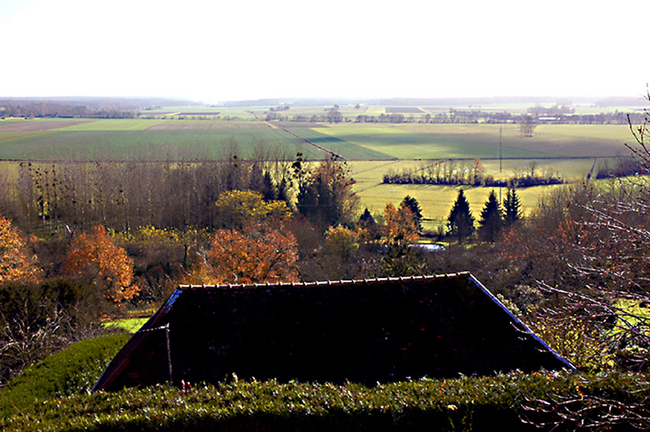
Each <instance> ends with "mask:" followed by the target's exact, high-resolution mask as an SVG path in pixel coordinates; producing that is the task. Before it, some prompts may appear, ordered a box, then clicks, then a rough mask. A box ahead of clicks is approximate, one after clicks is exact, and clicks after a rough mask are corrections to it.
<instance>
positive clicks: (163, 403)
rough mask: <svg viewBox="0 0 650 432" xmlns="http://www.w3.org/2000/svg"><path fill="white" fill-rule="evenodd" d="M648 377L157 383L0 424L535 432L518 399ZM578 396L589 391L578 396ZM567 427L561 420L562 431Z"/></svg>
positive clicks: (603, 388)
mask: <svg viewBox="0 0 650 432" xmlns="http://www.w3.org/2000/svg"><path fill="white" fill-rule="evenodd" d="M647 379H648V377H647V376H646V375H641V374H637V375H632V374H625V375H599V376H596V375H592V376H580V375H564V374H555V375H552V374H540V373H534V374H530V375H524V374H521V373H511V374H508V375H497V376H494V377H481V378H470V377H460V378H458V379H448V380H429V379H422V380H419V381H413V382H400V383H392V384H379V385H377V386H375V387H372V388H368V387H364V386H361V385H358V384H353V383H348V384H347V385H344V386H338V385H333V384H329V383H323V384H315V383H295V382H291V383H286V384H281V383H278V382H276V381H268V382H257V381H253V382H243V381H237V379H236V377H234V379H231V380H230V381H229V382H224V383H221V384H219V385H216V386H212V385H201V386H196V387H195V388H194V389H192V388H189V387H188V388H186V389H185V390H183V389H177V388H174V387H169V386H156V387H152V388H145V389H127V390H123V391H120V392H116V393H104V392H99V393H96V394H92V395H89V394H78V395H74V396H70V397H64V398H57V399H52V398H47V399H45V398H42V399H41V398H39V399H38V400H36V401H35V402H34V403H33V404H29V405H27V404H25V405H23V406H21V407H20V409H18V407H16V409H14V410H13V412H10V411H9V410H8V409H7V408H5V413H4V414H5V416H4V418H3V419H2V420H0V428H3V430H21V429H28V430H35V429H39V430H93V431H104V430H127V431H130V430H133V431H135V430H138V431H139V430H157V431H167V430H169V431H172V430H185V431H189V430H212V429H217V428H218V429H219V430H242V431H243V430H310V431H312V430H423V429H432V428H434V429H435V430H440V431H452V430H454V431H458V430H493V429H492V428H493V427H494V425H495V424H498V425H499V426H500V429H501V430H509V431H513V430H535V428H534V427H533V426H531V425H529V424H526V423H524V422H522V420H521V418H520V417H521V416H522V415H524V416H527V418H528V419H529V420H533V421H537V422H542V421H548V420H553V415H548V414H545V415H543V416H542V415H541V414H540V413H538V412H535V411H529V412H525V411H524V410H523V408H522V405H530V406H533V407H534V406H535V405H536V404H538V402H536V400H542V399H545V398H549V397H551V395H555V396H554V397H567V398H571V397H574V396H575V397H577V398H578V399H579V396H578V395H581V396H582V397H585V396H589V395H597V396H598V397H602V398H613V399H616V400H620V401H623V402H625V401H629V402H630V403H633V402H634V401H637V402H638V401H641V400H642V399H643V397H644V396H647V394H648V381H647ZM585 400H587V398H586V397H585ZM571 426H572V425H562V428H561V429H560V430H567V427H571Z"/></svg>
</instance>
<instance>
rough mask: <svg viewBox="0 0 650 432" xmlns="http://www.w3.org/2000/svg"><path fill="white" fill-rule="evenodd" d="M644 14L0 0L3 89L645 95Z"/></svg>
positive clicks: (431, 4) (207, 94) (565, 7)
mask: <svg viewBox="0 0 650 432" xmlns="http://www.w3.org/2000/svg"><path fill="white" fill-rule="evenodd" d="M649 15H650V5H648V3H647V0H628V1H626V2H622V3H621V2H616V3H614V2H594V1H593V0H589V1H583V0H561V1H557V0H546V1H535V2H532V1H522V0H515V1H510V0H494V1H487V0H480V1H475V0H466V1H452V0H444V1H437V0H427V1H419V0H400V1H395V0H393V1H380V0H379V1H378V0H373V1H366V0H324V1H309V0H298V1H294V0H215V1H198V0H175V1H163V0H155V1H147V0H126V1H122V0H115V1H100V0H56V1H53V0H0V41H2V42H0V96H161V97H180V98H189V99H193V100H198V101H205V102H217V101H223V100H239V99H258V98H266V97H286V98H287V99H290V98H294V97H315V96H323V97H328V96H333V97H351V98H365V97H449V96H568V97H569V96H614V95H616V96H619V95H620V96H638V95H642V94H644V93H645V91H646V83H648V82H650V56H649V53H648V48H647V42H648V36H647V31H648V28H647V17H648V16H649ZM644 44H645V45H644Z"/></svg>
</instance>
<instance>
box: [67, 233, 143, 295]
mask: <svg viewBox="0 0 650 432" xmlns="http://www.w3.org/2000/svg"><path fill="white" fill-rule="evenodd" d="M64 269H65V273H67V274H68V275H71V276H74V277H80V278H85V279H88V280H90V281H91V283H92V284H94V285H95V286H96V287H97V289H98V290H99V291H101V293H102V294H103V296H104V298H105V299H106V300H108V301H110V302H113V303H121V302H122V301H124V300H131V299H133V298H134V297H135V296H136V295H137V294H138V293H139V291H140V289H139V287H138V286H136V285H134V284H133V283H132V281H133V260H132V259H131V258H130V257H129V256H128V255H127V254H126V251H125V250H124V249H122V248H121V247H118V246H116V245H115V243H113V240H112V239H111V237H110V236H109V235H108V232H107V231H106V228H104V227H103V226H96V227H94V228H92V229H91V230H90V232H87V233H82V234H81V235H79V236H78V237H77V238H75V239H74V240H73V242H72V248H71V250H70V252H69V253H68V255H67V256H66V258H65V263H64Z"/></svg>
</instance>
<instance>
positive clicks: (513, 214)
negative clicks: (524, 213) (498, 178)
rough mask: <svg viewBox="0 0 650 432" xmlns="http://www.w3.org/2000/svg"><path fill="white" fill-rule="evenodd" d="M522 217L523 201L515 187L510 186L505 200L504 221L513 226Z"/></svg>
mask: <svg viewBox="0 0 650 432" xmlns="http://www.w3.org/2000/svg"><path fill="white" fill-rule="evenodd" d="M520 219H521V203H520V202H519V197H518V196H517V191H515V188H508V190H507V191H506V198H505V199H504V200H503V223H504V225H505V226H511V225H513V224H515V223H516V222H517V221H518V220H520Z"/></svg>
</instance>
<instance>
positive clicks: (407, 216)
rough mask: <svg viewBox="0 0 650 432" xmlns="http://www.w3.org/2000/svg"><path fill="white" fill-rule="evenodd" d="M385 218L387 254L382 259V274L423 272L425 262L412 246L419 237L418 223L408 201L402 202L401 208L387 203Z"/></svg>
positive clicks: (404, 274)
mask: <svg viewBox="0 0 650 432" xmlns="http://www.w3.org/2000/svg"><path fill="white" fill-rule="evenodd" d="M384 219H385V220H386V226H385V231H384V244H385V245H386V254H385V255H384V256H383V257H382V260H381V272H382V275H383V276H413V275H421V274H423V273H424V268H425V263H424V261H422V260H420V259H419V257H418V256H417V253H416V252H415V251H414V250H413V248H412V247H411V245H412V244H413V243H415V242H417V241H418V239H419V235H418V223H417V220H416V218H415V217H414V216H413V212H412V211H411V209H410V208H409V206H408V205H407V203H405V202H402V203H401V204H400V206H399V208H397V207H395V206H394V205H393V204H388V205H386V208H385V209H384Z"/></svg>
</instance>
